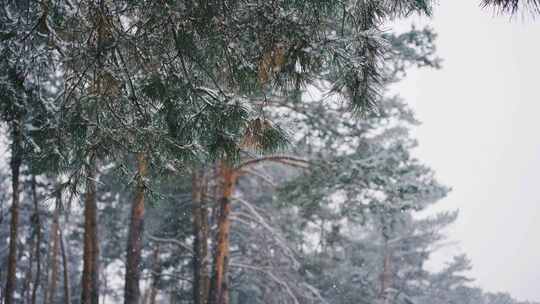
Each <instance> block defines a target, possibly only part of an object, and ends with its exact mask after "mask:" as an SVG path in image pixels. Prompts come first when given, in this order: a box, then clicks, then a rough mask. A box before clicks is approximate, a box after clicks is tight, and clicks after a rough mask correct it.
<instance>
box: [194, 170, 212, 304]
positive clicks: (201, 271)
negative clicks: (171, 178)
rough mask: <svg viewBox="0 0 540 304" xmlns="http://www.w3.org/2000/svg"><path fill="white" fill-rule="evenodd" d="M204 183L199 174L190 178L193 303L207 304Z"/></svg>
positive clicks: (208, 282) (206, 235)
mask: <svg viewBox="0 0 540 304" xmlns="http://www.w3.org/2000/svg"><path fill="white" fill-rule="evenodd" d="M205 197H206V182H205V179H204V177H203V176H202V173H201V172H197V171H195V172H194V173H193V177H192V204H193V205H192V212H193V237H194V240H193V277H194V282H193V302H194V304H207V303H208V291H209V288H210V274H209V257H208V235H209V227H208V209H207V208H206V206H205V205H204V204H205Z"/></svg>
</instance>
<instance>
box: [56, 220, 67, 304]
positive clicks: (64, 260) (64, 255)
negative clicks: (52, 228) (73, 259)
mask: <svg viewBox="0 0 540 304" xmlns="http://www.w3.org/2000/svg"><path fill="white" fill-rule="evenodd" d="M60 251H61V254H62V268H63V277H64V304H70V303H71V284H70V282H69V261H68V254H67V250H66V243H65V239H64V234H63V233H62V230H60ZM51 304H52V303H51Z"/></svg>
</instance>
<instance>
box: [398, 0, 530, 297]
mask: <svg viewBox="0 0 540 304" xmlns="http://www.w3.org/2000/svg"><path fill="white" fill-rule="evenodd" d="M440 2H441V3H440V4H439V5H438V7H437V10H436V12H435V15H434V18H433V19H432V20H431V21H429V24H431V25H432V27H433V28H434V29H435V30H436V32H437V33H438V34H439V36H438V41H437V45H438V54H439V55H440V56H441V57H442V58H443V59H444V62H443V69H442V70H438V71H433V70H420V71H412V72H410V73H409V75H408V77H407V79H406V80H405V81H404V82H403V83H401V84H399V85H398V86H397V91H398V92H399V94H400V95H401V96H403V97H404V98H405V99H406V100H407V101H408V102H409V104H411V105H412V106H413V108H414V109H415V110H416V113H417V115H418V118H419V119H420V120H421V121H422V123H423V124H422V126H421V127H420V128H419V129H418V132H417V138H418V140H419V142H420V147H419V148H418V151H417V152H418V156H419V158H421V159H422V160H423V161H425V162H426V163H428V164H429V165H431V166H432V167H433V168H434V169H435V170H436V171H437V175H438V176H439V178H440V180H441V181H442V182H444V183H446V184H447V185H449V186H451V187H453V191H452V193H451V194H450V195H449V196H448V198H446V199H444V200H443V201H442V202H441V203H440V204H439V205H440V206H439V208H440V209H460V218H459V220H458V221H457V223H456V224H455V225H454V226H453V228H452V229H451V231H450V238H451V240H455V241H458V242H459V245H457V246H453V247H452V248H451V250H452V251H453V252H465V253H467V254H468V256H469V257H470V258H471V259H472V261H473V266H474V269H473V271H472V273H471V275H472V276H473V277H474V278H476V279H477V281H476V283H475V284H476V285H478V286H480V287H482V288H484V289H486V290H489V291H508V292H510V293H511V294H512V295H513V296H515V297H517V298H518V299H522V300H523V299H530V300H536V301H540V237H539V234H540V119H539V116H540V102H539V101H540V100H539V96H540V92H539V89H540V77H539V72H540V19H537V20H533V19H531V18H528V19H524V18H514V19H512V20H509V18H508V17H504V16H496V15H494V14H493V13H492V11H489V10H483V9H481V8H480V7H479V5H478V3H479V2H480V0H444V1H440ZM415 23H416V24H421V23H425V20H424V21H422V20H421V19H418V18H416V19H415ZM435 261H437V262H439V259H435Z"/></svg>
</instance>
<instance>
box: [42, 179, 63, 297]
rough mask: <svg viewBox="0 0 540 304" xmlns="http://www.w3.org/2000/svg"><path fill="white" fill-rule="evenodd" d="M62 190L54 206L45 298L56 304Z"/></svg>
mask: <svg viewBox="0 0 540 304" xmlns="http://www.w3.org/2000/svg"><path fill="white" fill-rule="evenodd" d="M60 196H61V194H60V190H58V194H57V196H56V205H55V207H54V213H53V224H52V228H51V239H52V248H51V261H50V270H51V275H50V277H49V278H48V280H49V284H48V285H49V286H48V297H46V298H45V302H44V303H45V304H54V303H55V302H56V293H57V292H56V291H57V289H56V287H57V285H58V252H59V248H60V242H59V236H58V233H59V230H60V229H59V218H60Z"/></svg>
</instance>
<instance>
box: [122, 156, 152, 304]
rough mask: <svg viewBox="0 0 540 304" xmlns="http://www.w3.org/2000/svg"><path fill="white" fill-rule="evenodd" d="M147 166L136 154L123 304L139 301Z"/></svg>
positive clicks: (145, 161) (143, 159)
mask: <svg viewBox="0 0 540 304" xmlns="http://www.w3.org/2000/svg"><path fill="white" fill-rule="evenodd" d="M147 167H148V165H147V160H146V156H145V154H144V153H142V152H141V153H138V154H137V171H138V176H137V186H136V189H135V199H134V200H133V204H132V206H131V218H130V224H129V234H128V243H127V259H126V260H127V261H126V277H125V288H124V303H125V304H136V303H139V301H140V293H141V291H140V287H139V279H140V275H141V271H140V264H141V249H142V235H143V229H144V192H145V188H146V186H145V183H144V179H145V177H146V175H147V171H148V168H147Z"/></svg>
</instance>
